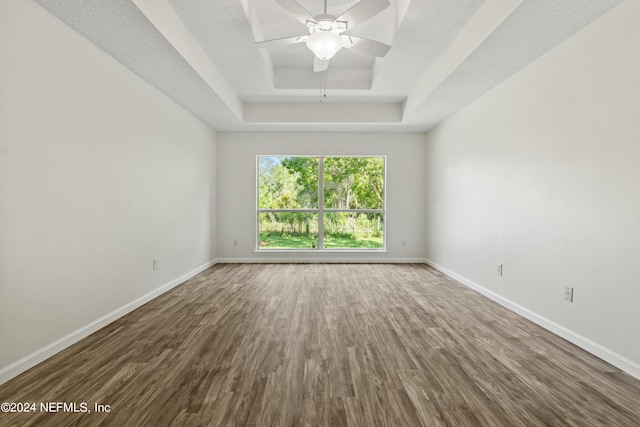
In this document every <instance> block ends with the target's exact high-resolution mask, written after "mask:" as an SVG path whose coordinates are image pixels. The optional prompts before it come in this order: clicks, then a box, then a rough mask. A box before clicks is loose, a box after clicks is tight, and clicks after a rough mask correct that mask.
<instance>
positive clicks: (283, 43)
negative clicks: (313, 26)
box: [256, 36, 307, 48]
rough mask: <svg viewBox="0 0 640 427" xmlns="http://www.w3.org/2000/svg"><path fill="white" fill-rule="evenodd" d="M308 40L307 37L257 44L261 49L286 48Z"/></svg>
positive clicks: (272, 40)
mask: <svg viewBox="0 0 640 427" xmlns="http://www.w3.org/2000/svg"><path fill="white" fill-rule="evenodd" d="M306 40H307V36H296V37H284V38H281V39H271V40H264V41H261V42H256V46H258V47H259V48H267V47H274V46H286V45H290V44H296V43H302V42H304V41H306Z"/></svg>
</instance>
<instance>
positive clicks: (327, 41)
mask: <svg viewBox="0 0 640 427" xmlns="http://www.w3.org/2000/svg"><path fill="white" fill-rule="evenodd" d="M306 43H307V47H308V48H309V50H311V52H313V53H314V55H315V56H317V57H318V58H320V59H322V60H325V61H326V60H329V59H331V58H333V56H334V55H335V54H336V53H338V51H339V50H340V49H342V46H343V45H344V42H343V40H342V37H340V35H339V34H336V33H334V32H333V31H316V32H315V33H313V34H311V35H310V36H309V37H307V42H306Z"/></svg>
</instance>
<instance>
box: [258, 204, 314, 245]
mask: <svg viewBox="0 0 640 427" xmlns="http://www.w3.org/2000/svg"><path fill="white" fill-rule="evenodd" d="M259 216H260V224H259V227H258V228H259V233H260V249H315V248H317V247H318V214H316V213H307V212H261V213H260V214H259Z"/></svg>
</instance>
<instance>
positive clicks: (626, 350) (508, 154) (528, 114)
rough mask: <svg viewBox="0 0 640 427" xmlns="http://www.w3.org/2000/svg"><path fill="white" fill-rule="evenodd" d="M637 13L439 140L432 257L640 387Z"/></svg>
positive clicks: (432, 143) (635, 5)
mask: <svg viewBox="0 0 640 427" xmlns="http://www.w3.org/2000/svg"><path fill="white" fill-rule="evenodd" d="M638 16H640V2H637V1H636V0H628V1H626V2H624V3H622V4H621V5H620V6H618V7H617V8H614V9H613V10H612V11H611V12H609V13H608V14H606V15H605V16H603V17H602V18H600V19H599V20H597V21H596V22H594V23H593V24H591V25H589V26H588V27H586V28H585V29H584V30H582V31H581V32H579V33H577V34H576V35H575V36H573V37H572V38H570V39H569V40H567V41H566V42H564V43H563V44H561V45H560V46H558V47H557V48H555V49H553V50H552V51H551V52H549V53H547V54H546V55H544V56H543V57H542V58H540V59H539V60H537V61H536V62H534V63H533V64H531V65H530V66H528V67H526V68H525V69H523V70H521V71H520V72H519V73H518V74H516V75H515V76H513V77H512V78H510V79H509V80H507V81H506V82H504V83H503V84H501V85H499V86H498V87H496V88H495V89H493V90H492V91H490V92H489V93H487V94H485V95H484V96H483V97H481V98H480V99H478V100H477V101H476V102H474V103H473V104H471V105H470V106H468V107H467V108H465V109H464V110H462V111H461V112H459V113H457V114H455V115H454V116H452V117H451V118H449V119H448V120H446V121H445V122H444V123H442V124H441V125H440V126H438V127H437V128H436V129H435V130H434V131H432V132H431V133H430V134H429V136H428V149H427V150H428V151H427V159H428V161H427V174H426V182H427V201H426V203H427V215H426V218H427V221H426V227H427V238H426V256H427V258H428V259H429V260H430V261H431V262H432V263H434V264H436V265H437V266H439V267H440V268H441V269H443V270H445V271H447V272H449V273H450V274H452V275H454V276H457V277H459V278H460V279H462V280H465V281H466V282H467V283H468V284H471V285H477V286H480V287H483V288H484V289H485V290H486V292H487V293H489V294H493V296H494V297H496V299H499V300H502V302H503V303H506V304H507V305H510V304H511V306H512V307H514V308H516V309H518V310H520V311H521V312H522V313H524V314H527V315H528V316H529V317H530V318H532V319H536V321H538V322H540V323H542V324H545V325H546V326H547V327H549V328H551V329H552V330H554V331H556V332H558V333H560V334H561V335H563V336H565V337H567V338H569V339H570V340H572V341H574V342H576V343H578V344H579V345H582V346H583V347H585V348H588V349H589V350H590V351H592V352H594V353H596V354H598V355H599V356H601V357H603V358H605V359H607V360H609V361H611V362H614V363H615V364H617V365H618V366H620V367H622V368H623V369H625V370H627V371H628V372H630V373H633V374H634V375H635V376H638V377H640V281H639V279H638V272H639V271H640V270H639V266H640V118H639V116H638V113H639V112H640V79H639V76H640V55H638V40H640V26H638ZM499 262H501V263H503V264H504V275H503V276H502V277H498V275H497V273H496V264H497V263H499ZM565 286H571V287H574V288H575V299H574V302H573V303H569V302H566V301H564V300H563V290H564V287H565Z"/></svg>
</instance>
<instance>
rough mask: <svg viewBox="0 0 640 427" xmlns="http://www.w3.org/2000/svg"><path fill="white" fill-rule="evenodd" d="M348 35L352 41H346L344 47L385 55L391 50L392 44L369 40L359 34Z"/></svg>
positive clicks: (365, 52) (369, 53)
mask: <svg viewBox="0 0 640 427" xmlns="http://www.w3.org/2000/svg"><path fill="white" fill-rule="evenodd" d="M346 37H348V38H349V41H350V42H351V43H345V45H344V47H346V48H347V49H351V50H355V51H356V52H360V53H364V54H367V55H373V56H379V57H383V56H385V55H386V54H387V52H389V49H391V46H389V45H388V44H384V43H380V42H377V41H375V40H369V39H365V38H362V37H357V36H346Z"/></svg>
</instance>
